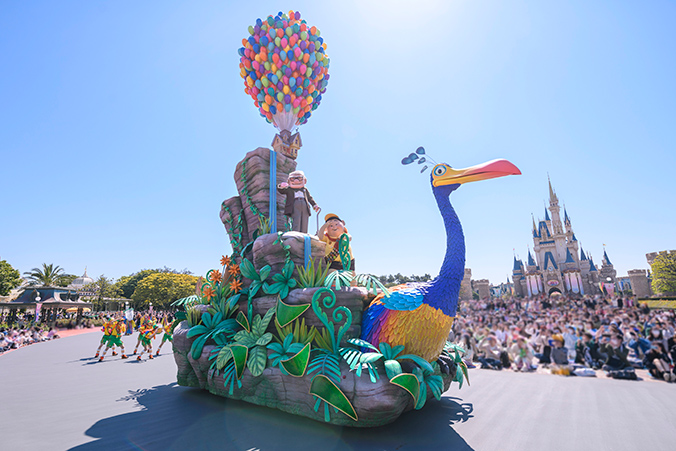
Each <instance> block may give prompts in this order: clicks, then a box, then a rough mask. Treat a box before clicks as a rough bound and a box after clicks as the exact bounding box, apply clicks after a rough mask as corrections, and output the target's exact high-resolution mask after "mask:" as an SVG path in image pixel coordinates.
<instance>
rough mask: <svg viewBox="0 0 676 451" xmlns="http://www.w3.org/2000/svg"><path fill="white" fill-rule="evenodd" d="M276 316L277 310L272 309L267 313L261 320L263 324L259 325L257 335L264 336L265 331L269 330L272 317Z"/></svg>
mask: <svg viewBox="0 0 676 451" xmlns="http://www.w3.org/2000/svg"><path fill="white" fill-rule="evenodd" d="M274 314H275V309H274V308H271V309H270V310H268V311H267V312H265V316H264V317H263V319H262V320H261V322H260V323H259V324H258V328H257V334H258V335H263V334H264V333H265V329H267V328H268V324H270V320H271V319H272V315H274Z"/></svg>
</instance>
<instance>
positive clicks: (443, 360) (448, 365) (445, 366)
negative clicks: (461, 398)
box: [437, 352, 458, 378]
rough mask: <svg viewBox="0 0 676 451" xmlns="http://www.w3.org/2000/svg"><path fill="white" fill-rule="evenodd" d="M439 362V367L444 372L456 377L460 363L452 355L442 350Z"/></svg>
mask: <svg viewBox="0 0 676 451" xmlns="http://www.w3.org/2000/svg"><path fill="white" fill-rule="evenodd" d="M437 363H438V364H439V369H440V370H441V373H442V374H448V375H449V376H451V377H453V378H454V377H455V372H456V371H458V365H457V364H456V363H455V361H454V360H453V358H452V357H451V356H449V355H448V354H446V353H444V352H442V353H441V355H440V356H439V358H438V359H437Z"/></svg>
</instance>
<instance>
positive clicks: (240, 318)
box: [237, 311, 251, 332]
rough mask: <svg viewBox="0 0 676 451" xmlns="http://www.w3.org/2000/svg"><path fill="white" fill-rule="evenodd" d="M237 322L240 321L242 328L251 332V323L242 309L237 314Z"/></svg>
mask: <svg viewBox="0 0 676 451" xmlns="http://www.w3.org/2000/svg"><path fill="white" fill-rule="evenodd" d="M237 323H239V325H240V326H242V328H244V330H246V331H247V332H251V325H250V324H249V319H248V318H247V317H246V315H245V314H244V312H241V311H240V312H239V313H238V314H237Z"/></svg>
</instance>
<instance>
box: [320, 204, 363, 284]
mask: <svg viewBox="0 0 676 451" xmlns="http://www.w3.org/2000/svg"><path fill="white" fill-rule="evenodd" d="M317 236H318V237H319V239H320V240H322V241H323V242H325V243H326V256H325V257H324V261H325V262H326V263H327V264H328V265H329V268H331V269H336V270H340V269H343V262H342V260H343V259H342V258H341V255H340V243H341V242H343V243H346V246H347V252H348V253H349V256H350V257H349V258H350V268H349V269H350V270H351V271H354V256H353V255H352V245H351V244H350V241H352V237H351V236H350V234H349V233H348V231H347V227H345V221H343V220H342V219H340V218H339V217H338V215H336V214H333V213H329V214H328V215H326V216H325V217H324V225H323V226H322V227H321V228H320V229H319V231H318V232H317ZM344 246H345V245H344ZM345 269H348V268H345Z"/></svg>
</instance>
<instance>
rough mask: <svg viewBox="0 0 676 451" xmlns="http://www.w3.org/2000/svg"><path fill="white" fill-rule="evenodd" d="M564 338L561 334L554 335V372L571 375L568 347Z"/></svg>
mask: <svg viewBox="0 0 676 451" xmlns="http://www.w3.org/2000/svg"><path fill="white" fill-rule="evenodd" d="M564 342H565V340H564V338H563V335H561V334H554V335H552V345H553V346H552V350H551V359H552V367H551V371H552V374H561V375H562V376H570V366H569V365H568V349H566V347H565V346H564Z"/></svg>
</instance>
